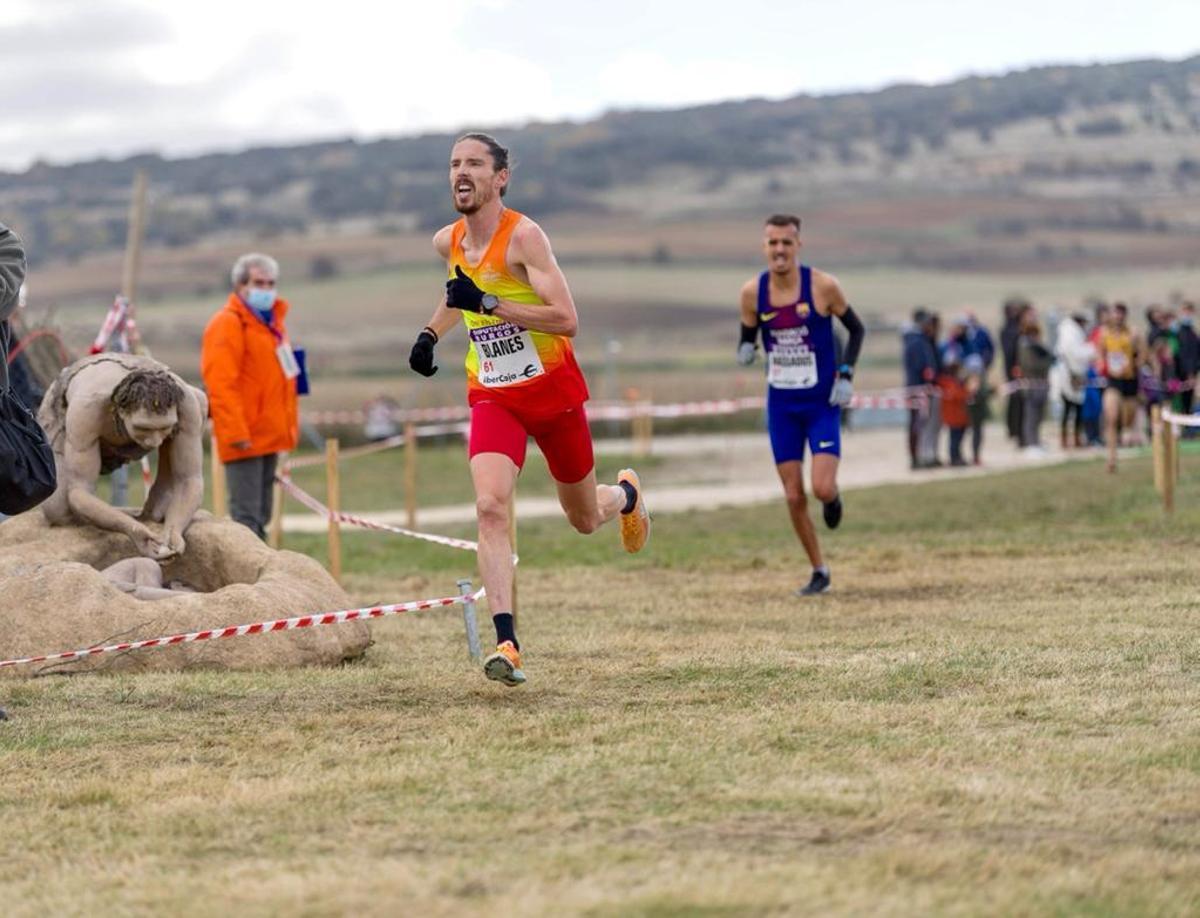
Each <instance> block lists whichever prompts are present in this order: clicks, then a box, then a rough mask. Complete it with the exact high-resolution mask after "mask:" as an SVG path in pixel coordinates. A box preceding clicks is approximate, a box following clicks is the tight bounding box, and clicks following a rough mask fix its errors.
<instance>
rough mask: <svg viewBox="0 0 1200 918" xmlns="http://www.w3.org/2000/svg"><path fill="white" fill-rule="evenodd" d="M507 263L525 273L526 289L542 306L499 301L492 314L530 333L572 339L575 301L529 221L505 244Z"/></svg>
mask: <svg viewBox="0 0 1200 918" xmlns="http://www.w3.org/2000/svg"><path fill="white" fill-rule="evenodd" d="M508 260H509V264H511V265H513V266H515V267H518V268H523V269H524V270H525V273H526V275H528V277H529V286H531V287H533V292H534V293H536V294H537V295H538V299H540V300H541V301H542V304H541V305H540V306H529V305H526V304H524V303H513V302H511V301H510V300H501V301H500V305H499V306H497V307H496V311H495V312H494V313H492V314H493V315H496V316H499V317H500V318H501V319H504V320H505V321H508V322H512V323H514V324H516V325H520V326H522V327H524V328H528V329H531V330H532V331H540V332H546V333H548V334H551V335H564V336H566V337H568V338H573V337H575V332H577V331H578V330H579V316H578V314H577V313H576V312H575V301H574V300H573V299H572V298H571V290H570V288H569V287H568V286H567V279H566V278H565V277H564V276H563V273H562V269H561V268H559V266H558V261H557V260H556V259H555V258H554V253H553V252H552V251H551V250H550V240H549V239H548V238H546V234H545V233H544V232H542V228H541V227H540V226H538V225H537V224H536V223H534V222H533V221H532V220H526V221H522V222H521V225H520V226H518V227H517V229H516V231H515V232H514V233H513V237H512V242H511V243H510V244H509V248H508Z"/></svg>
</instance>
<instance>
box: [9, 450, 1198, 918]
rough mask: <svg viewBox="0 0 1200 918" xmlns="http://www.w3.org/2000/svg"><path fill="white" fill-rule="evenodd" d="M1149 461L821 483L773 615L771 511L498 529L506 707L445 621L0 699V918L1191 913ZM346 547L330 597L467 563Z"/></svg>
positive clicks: (1170, 584)
mask: <svg viewBox="0 0 1200 918" xmlns="http://www.w3.org/2000/svg"><path fill="white" fill-rule="evenodd" d="M1188 461H1189V462H1190V461H1191V460H1190V457H1189V459H1188ZM1147 478H1148V468H1147V465H1146V463H1145V462H1138V463H1131V464H1129V465H1127V466H1126V467H1125V468H1124V469H1123V471H1122V473H1121V475H1120V476H1118V477H1117V478H1112V477H1107V476H1104V475H1103V473H1102V472H1101V470H1100V467H1099V465H1097V464H1094V463H1086V464H1078V465H1074V466H1070V467H1061V468H1057V469H1050V470H1037V471H1028V472H1022V473H1017V474H1012V475H1006V476H997V477H994V478H991V479H976V480H973V481H959V482H948V483H939V484H931V485H925V486H922V487H919V488H885V489H879V490H875V491H863V492H855V493H854V494H853V495H852V496H851V499H850V501H849V504H848V513H847V520H846V523H845V524H844V528H843V529H842V530H840V531H839V532H838V533H836V534H834V535H832V536H829V537H827V538H826V542H827V545H828V546H829V551H830V554H831V557H832V564H833V570H834V577H835V592H834V593H832V594H830V595H829V596H827V597H824V598H822V599H820V600H817V601H815V602H801V601H799V600H796V599H793V598H792V597H791V596H790V595H789V590H790V589H791V588H792V587H793V586H794V585H795V584H796V582H797V581H798V580H799V579H800V576H801V564H800V562H799V561H798V551H797V549H796V547H795V545H794V540H793V538H792V537H791V536H790V534H789V533H788V530H787V526H786V521H785V519H784V514H783V510H782V508H781V507H780V506H778V505H772V506H766V507H758V508H747V509H744V510H738V511H723V512H720V513H716V512H709V513H693V514H686V515H680V516H664V517H662V518H660V519H659V520H658V521H657V529H656V532H655V538H654V543H653V544H652V549H651V550H650V551H649V552H648V554H647V555H645V556H639V557H637V558H632V559H626V558H623V557H619V555H620V552H619V549H618V548H617V547H616V546H615V545H614V544H613V542H614V541H615V533H611V532H609V533H603V534H601V535H600V536H597V537H592V538H590V539H585V538H583V537H575V536H572V535H570V534H569V532H568V531H567V530H566V527H565V524H563V523H562V522H561V521H545V522H538V523H531V524H529V525H528V526H523V527H522V533H521V539H522V553H523V555H524V557H525V559H526V561H525V564H524V566H523V568H522V580H521V591H522V593H521V595H522V598H523V603H524V605H523V609H524V611H523V613H522V634H523V637H524V640H525V642H526V645H527V658H528V659H527V668H528V671H529V673H530V676H531V682H530V683H529V684H528V685H527V686H526V687H525V688H524V689H521V690H515V691H508V690H504V689H502V688H499V687H497V686H494V685H492V684H489V683H486V682H485V681H484V680H483V678H482V676H481V675H479V674H478V673H477V672H476V671H475V669H474V667H472V666H470V665H468V663H467V662H466V660H465V659H464V653H463V647H462V637H461V629H460V628H459V627H458V626H457V625H456V623H455V621H454V613H446V612H441V613H435V614H429V615H425V616H414V617H412V618H409V619H406V620H390V621H388V622H386V623H381V624H379V625H377V626H376V630H375V636H376V641H377V643H376V644H375V646H373V647H372V648H371V650H370V652H369V654H368V657H367V659H366V660H364V661H363V662H361V663H359V664H356V665H352V666H347V667H344V668H340V669H336V670H330V671H317V672H290V673H286V672H278V673H269V672H264V673H245V674H234V675H220V674H213V673H185V674H178V675H154V676H145V677H136V678H132V677H125V678H120V679H109V678H90V679H87V678H75V679H47V680H42V681H36V682H30V683H15V682H11V681H6V682H3V683H0V686H2V688H0V691H3V693H4V696H5V698H6V704H7V707H8V709H9V711H10V713H11V714H12V715H13V718H14V719H13V720H12V721H10V722H8V723H4V724H0V818H3V821H4V825H5V834H6V840H7V846H6V857H5V858H4V859H3V861H0V901H3V902H4V911H5V913H6V914H8V915H33V914H44V913H47V912H55V913H60V914H95V913H98V912H109V913H116V914H142V913H150V912H154V913H159V914H164V913H178V914H195V915H216V914H231V913H236V914H249V915H258V914H281V913H284V914H304V915H332V914H343V913H363V914H380V915H383V914H397V913H413V914H418V913H419V914H433V915H440V914H460V913H467V912H479V911H484V910H486V911H497V910H505V911H512V912H517V913H526V914H545V915H550V914H564V913H568V914H590V915H618V914H619V915H628V914H634V915H682V914H722V915H723V914H730V915H733V914H738V915H740V914H769V913H783V912H788V913H796V912H799V913H814V914H827V913H830V912H836V913H852V914H865V913H870V914H914V913H927V912H938V913H948V914H996V913H1006V914H1028V913H1033V912H1036V913H1051V914H1077V913H1082V914H1094V915H1105V914H1147V915H1149V914H1188V913H1194V912H1195V911H1196V909H1197V908H1200V841H1198V838H1200V834H1198V829H1200V744H1198V742H1197V736H1198V735H1200V715H1198V714H1197V711H1200V645H1198V644H1197V641H1196V633H1197V630H1196V628H1197V624H1198V620H1197V613H1196V611H1195V607H1194V596H1195V587H1196V577H1195V567H1194V563H1193V561H1192V558H1191V553H1192V551H1193V550H1194V548H1195V541H1194V538H1193V536H1192V533H1194V532H1195V530H1196V526H1197V524H1200V509H1197V508H1200V486H1198V485H1197V484H1196V482H1195V481H1192V480H1189V479H1188V478H1187V476H1186V475H1185V481H1184V487H1183V494H1182V496H1181V506H1182V507H1183V508H1184V509H1183V510H1182V511H1181V512H1180V513H1179V514H1178V515H1177V517H1176V518H1175V519H1174V520H1172V521H1168V522H1164V521H1163V520H1161V518H1160V512H1159V511H1158V509H1157V508H1156V507H1155V506H1154V504H1153V502H1152V496H1151V493H1150V490H1149V488H1148V486H1147V484H1146V479H1147ZM351 539H352V540H353V541H352V544H351V547H350V552H349V555H350V558H351V559H352V560H351V571H350V575H349V581H350V587H351V590H352V592H353V593H354V595H355V598H356V599H360V600H377V599H388V600H392V599H399V598H415V597H417V596H424V595H437V594H440V593H442V592H444V591H445V590H447V589H448V588H449V586H450V583H451V581H452V580H453V577H454V576H456V575H458V574H461V573H464V572H465V571H463V570H462V565H463V557H462V556H461V555H457V554H455V553H448V552H445V551H440V552H439V550H438V549H435V548H430V549H428V550H427V549H425V548H424V547H415V548H414V547H411V546H409V545H407V544H406V543H396V542H381V541H380V539H378V538H376V537H374V536H361V537H360V536H355V537H351ZM368 544H369V545H375V546H379V545H383V546H385V547H383V548H377V549H374V550H373V551H366V550H365V547H366V546H367V545H368ZM360 549H363V550H360ZM417 572H420V573H417Z"/></svg>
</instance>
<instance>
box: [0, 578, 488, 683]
mask: <svg viewBox="0 0 1200 918" xmlns="http://www.w3.org/2000/svg"><path fill="white" fill-rule="evenodd" d="M483 595H484V591H483V588H482V587H481V588H480V589H478V590H476V591H475V592H474V593H468V594H465V595H462V596H446V597H444V598H442V599H422V600H418V601H416V602H402V603H394V604H392V605H387V606H368V607H366V608H362V609H347V610H345V611H342V612H317V613H314V614H312V615H298V616H296V617H295V618H279V619H275V620H274V621H269V622H254V623H253V624H248V625H230V626H229V627H228V628H213V629H209V630H206V631H189V632H187V633H186V634H171V635H167V636H165V637H156V638H150V639H149V640H145V641H123V642H121V643H120V644H105V645H102V646H97V647H86V648H84V649H82V650H65V651H61V652H59V653H48V654H42V655H40V656H36V657H21V658H19V659H15V660H0V669H4V668H6V667H10V666H21V665H23V664H26V663H50V662H54V661H57V660H82V659H86V658H87V657H95V656H99V655H100V654H106V653H120V652H122V651H126V650H146V649H149V648H151V647H174V646H176V645H178V644H195V643H199V642H201V641H220V640H223V639H225V638H232V637H241V636H243V635H246V634H272V633H274V632H277V631H294V630H296V629H298V628H317V627H319V626H321V625H341V624H343V623H345V622H355V621H365V620H367V619H372V618H385V617H387V616H389V615H399V614H401V613H402V612H419V611H422V610H424V609H438V608H442V607H444V606H453V605H460V604H462V603H466V602H475V601H477V600H479V599H481V598H482V597H483Z"/></svg>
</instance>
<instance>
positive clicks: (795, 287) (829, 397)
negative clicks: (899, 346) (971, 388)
mask: <svg viewBox="0 0 1200 918" xmlns="http://www.w3.org/2000/svg"><path fill="white" fill-rule="evenodd" d="M763 252H764V254H765V255H766V259H767V270H765V271H763V272H762V274H760V275H759V276H758V277H756V278H753V279H752V280H748V281H746V283H745V285H744V286H743V287H742V329H741V338H740V341H739V344H738V362H739V363H741V364H742V365H748V364H750V363H753V361H754V355H755V353H756V350H757V346H756V341H757V339H758V335H759V333H760V332H761V333H762V342H763V350H764V351H766V355H767V432H768V433H769V434H770V437H771V451H772V453H773V454H774V456H775V467H776V469H778V471H779V480H780V481H781V482H782V483H783V493H784V496H785V497H786V498H787V504H788V513H789V514H790V515H791V518H792V526H793V528H794V529H795V530H796V535H797V536H798V537H799V538H800V544H801V545H803V546H804V551H805V553H806V554H807V555H808V560H809V561H810V562H811V564H812V577H811V578H810V579H809V581H808V584H807V585H806V586H804V587H802V588H800V589H799V590H797V591H796V593H797V595H799V596H812V595H814V594H817V593H824V592H826V591H827V590H828V589H829V586H830V576H829V567H828V565H826V564H825V561H824V559H823V558H822V556H821V544H820V542H819V541H818V539H817V531H816V529H815V528H814V527H813V524H812V520H810V519H809V517H808V503H807V501H806V499H805V496H804V465H803V463H804V448H805V445H806V444H807V446H808V449H809V450H810V451H811V452H812V491H813V494H814V496H816V498H817V499H818V500H819V501H821V503H822V504H824V516H825V525H826V526H828V527H829V528H830V529H836V528H837V525H838V524H839V523H840V522H841V521H842V498H841V495H840V494H839V493H838V485H837V470H838V459H839V457H840V456H841V450H842V445H841V444H842V438H841V414H842V409H843V408H845V407H847V406H848V405H849V404H850V400H851V398H852V397H853V395H854V389H853V386H852V383H851V380H853V379H854V364H855V363H856V362H857V360H858V354H859V351H860V350H861V349H862V342H863V336H864V330H863V325H862V322H860V321H859V319H858V316H856V315H855V314H854V310H853V309H851V308H850V306H849V304H848V303H847V302H846V297H845V295H844V294H843V293H842V288H841V287H840V286H839V285H838V282H837V278H835V277H834V276H833V275H832V274H826V273H825V272H823V271H818V270H816V269H815V268H810V267H808V266H807V265H802V264H800V263H799V261H798V260H797V258H798V256H799V253H800V218H799V217H795V216H792V215H791V214H775V215H774V216H771V217H768V218H767V222H766V225H765V226H764V228H763ZM834 316H837V317H838V319H840V320H841V323H842V324H843V325H844V326H845V327H846V330H847V331H848V332H849V334H850V337H849V341H848V342H847V344H846V352H845V354H844V355H843V357H842V361H841V363H840V364H839V363H838V360H837V350H836V344H835V342H834V338H833V317H834Z"/></svg>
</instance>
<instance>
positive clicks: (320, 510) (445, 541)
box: [275, 470, 479, 551]
mask: <svg viewBox="0 0 1200 918" xmlns="http://www.w3.org/2000/svg"><path fill="white" fill-rule="evenodd" d="M275 480H276V481H278V482H279V485H280V487H282V488H283V489H284V490H285V491H287V492H288V494H290V495H292V497H294V498H296V500H298V501H299V502H300V503H302V504H304V506H306V507H307V508H308V509H309V510H311V511H312V512H313V513H315V514H317V515H318V516H323V517H325V518H326V519H329V518H333V519H336V520H337V521H338V522H339V523H348V524H349V525H351V526H361V527H362V528H363V529H375V530H377V531H379V532H391V533H395V534H396V535H402V536H408V537H409V538H412V539H422V540H423V541H426V542H433V543H434V544H435V545H446V546H448V547H450V548H461V549H462V550H463V551H479V543H478V542H472V541H470V540H468V539H455V538H451V537H450V536H441V535H434V534H433V533H430V532H416V531H415V530H412V529H403V528H401V527H400V526H389V525H387V524H386V523H375V522H372V521H371V520H367V519H363V518H362V517H361V516H354V515H353V514H351V513H345V512H342V511H340V510H339V511H338V512H337V513H334V512H333V511H332V510H330V509H329V508H328V507H326V506H325V505H324V504H323V503H321V502H320V501H319V500H317V498H315V497H313V496H312V495H311V494H309V493H308V492H307V491H305V490H304V489H303V488H301V487H300V486H299V485H297V484H296V483H295V482H293V481H292V476H291V475H289V474H288V473H287V471H286V470H284V471H283V472H282V473H280V474H278V475H276V476H275Z"/></svg>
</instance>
